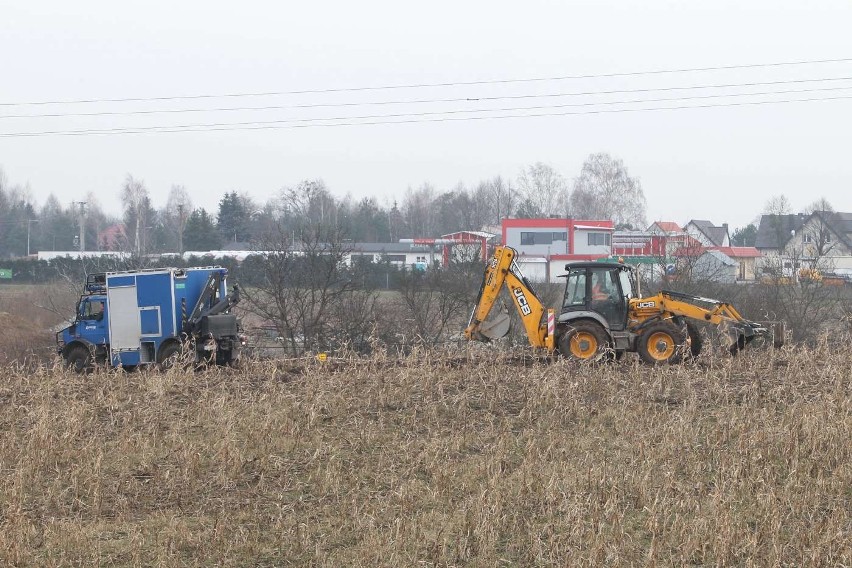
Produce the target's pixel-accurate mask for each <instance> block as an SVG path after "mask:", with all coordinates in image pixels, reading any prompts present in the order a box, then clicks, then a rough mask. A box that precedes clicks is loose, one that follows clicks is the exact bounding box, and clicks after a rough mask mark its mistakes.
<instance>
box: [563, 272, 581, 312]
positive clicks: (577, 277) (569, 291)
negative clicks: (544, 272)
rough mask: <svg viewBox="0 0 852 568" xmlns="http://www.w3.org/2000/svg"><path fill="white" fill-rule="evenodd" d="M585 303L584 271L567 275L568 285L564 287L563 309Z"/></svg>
mask: <svg viewBox="0 0 852 568" xmlns="http://www.w3.org/2000/svg"><path fill="white" fill-rule="evenodd" d="M585 303H586V271H585V270H583V271H578V272H571V273H569V274H568V283H567V285H566V286H565V300H564V301H563V302H562V305H563V306H564V307H566V308H567V307H570V306H583V305H585Z"/></svg>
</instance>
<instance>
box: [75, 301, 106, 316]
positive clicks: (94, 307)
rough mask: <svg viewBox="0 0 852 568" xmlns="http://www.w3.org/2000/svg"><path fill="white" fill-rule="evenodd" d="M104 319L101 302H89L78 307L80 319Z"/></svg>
mask: <svg viewBox="0 0 852 568" xmlns="http://www.w3.org/2000/svg"><path fill="white" fill-rule="evenodd" d="M103 317H104V303H103V301H102V300H91V301H88V302H83V305H81V306H80V319H84V320H100V319H102V318H103Z"/></svg>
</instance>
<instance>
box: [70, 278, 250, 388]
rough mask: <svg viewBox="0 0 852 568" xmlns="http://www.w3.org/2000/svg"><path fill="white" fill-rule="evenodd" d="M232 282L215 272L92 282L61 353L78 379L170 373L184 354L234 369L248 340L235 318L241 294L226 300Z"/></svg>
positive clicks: (235, 292)
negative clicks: (106, 372) (115, 372)
mask: <svg viewBox="0 0 852 568" xmlns="http://www.w3.org/2000/svg"><path fill="white" fill-rule="evenodd" d="M227 275H228V270H227V269H226V268H222V267H218V266H212V267H204V268H158V269H150V270H137V271H124V272H102V273H97V274H90V275H88V276H87V278H86V284H85V286H84V289H83V294H82V296H81V297H80V300H79V302H77V310H76V316H75V318H74V321H73V323H71V325H69V326H67V327H66V328H64V329H62V330H61V331H59V332H57V334H56V343H57V351H58V353H59V354H60V356H61V357H62V358H63V359H64V361H65V362H66V364H67V365H68V366H69V367H70V368H72V369H74V370H75V371H77V372H80V373H83V372H88V371H90V370H92V369H94V368H95V366H97V365H103V366H110V367H125V368H135V367H137V366H139V365H160V366H168V365H170V364H171V363H173V362H174V361H175V359H176V358H177V357H178V356H180V355H181V354H182V353H184V352H186V351H187V350H189V352H190V353H194V359H195V361H199V362H200V361H206V362H209V363H215V364H219V365H228V364H234V363H236V362H237V361H238V360H239V357H240V348H241V347H242V346H243V345H244V344H245V336H244V335H242V333H241V330H240V323H239V321H238V320H237V317H236V315H234V314H232V313H231V308H233V307H234V305H236V304H237V303H238V302H239V300H240V294H239V288H238V287H237V286H236V285H235V286H234V287H233V289H232V291H231V292H230V293H228V290H227ZM190 358H192V356H191V357H190Z"/></svg>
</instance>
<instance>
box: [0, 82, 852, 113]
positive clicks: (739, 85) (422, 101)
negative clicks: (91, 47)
mask: <svg viewBox="0 0 852 568" xmlns="http://www.w3.org/2000/svg"><path fill="white" fill-rule="evenodd" d="M833 81H852V76H850V77H823V78H818V79H786V80H778V81H758V82H750V83H722V84H712V85H687V86H674V87H649V88H643V89H614V90H606V91H577V92H570V93H543V94H528V95H501V96H491V97H457V98H444V99H408V100H395V101H394V100H392V101H373V102H369V101H368V102H349V103H310V104H299V105H274V106H261V107H222V108H208V109H204V108H201V109H199V108H195V109H192V108H190V109H160V110H132V111H97V112H73V113H47V114H10V115H0V119H8V118H71V117H85V116H133V115H149V114H174V113H177V114H180V113H196V112H234V111H256V110H292V109H306V108H341V107H357V106H382V105H403V104H435V103H457V102H481V101H497V100H519V99H538V98H555V97H580V96H598V95H614V94H630V93H650V92H671V91H689V90H698V89H729V88H742V87H761V86H770V85H793V84H803V83H824V82H833ZM841 88H846V87H841ZM814 90H819V89H814ZM826 90H830V89H826ZM779 92H780V93H785V92H788V91H779ZM789 92H796V91H789ZM803 92H804V91H803ZM754 94H761V93H754ZM716 96H725V95H716ZM730 96H738V95H730Z"/></svg>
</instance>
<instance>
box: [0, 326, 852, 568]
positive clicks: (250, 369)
mask: <svg viewBox="0 0 852 568" xmlns="http://www.w3.org/2000/svg"><path fill="white" fill-rule="evenodd" d="M461 357H463V358H461V359H460V358H459V357H458V356H456V357H453V358H447V357H439V356H436V355H426V354H415V355H412V356H410V357H408V358H407V359H404V360H401V361H389V360H387V359H385V358H383V357H381V356H376V357H374V358H373V359H370V360H366V361H364V360H361V361H354V360H353V361H334V362H330V363H325V364H321V363H318V362H313V361H291V362H286V363H278V364H277V365H273V364H271V363H249V364H246V365H245V366H244V368H243V369H241V370H211V371H208V372H197V373H187V372H182V371H177V370H173V371H170V372H168V373H165V374H157V373H146V372H143V373H134V374H126V373H123V372H104V373H98V374H95V375H91V376H75V375H70V374H67V373H65V372H63V371H62V370H59V369H54V368H40V369H37V370H35V371H32V370H31V371H23V370H15V369H14V368H12V367H10V366H7V367H6V368H5V369H4V370H2V371H0V404H2V408H3V412H2V414H0V474H1V475H0V565H4V566H5V565H12V566H94V565H102V566H111V565H119V566H152V565H167V566H213V565H217V566H285V565H294V566H302V565H317V566H353V565H354V566H416V565H421V564H424V565H437V566H495V565H496V566H503V565H506V566H511V565H519V566H530V565H594V566H602V565H632V564H639V565H672V566H682V565H738V566H749V565H754V566H773V565H789V566H794V565H795V566H800V565H824V566H835V565H847V566H848V565H850V563H852V460H850V458H852V455H850V454H852V443H850V440H852V404H850V400H851V399H850V397H852V377H850V375H851V374H852V373H850V364H852V347H850V342H849V340H848V339H846V341H845V342H837V341H833V342H831V343H823V344H820V345H817V346H816V347H814V348H808V349H798V348H793V347H787V348H784V349H783V350H780V351H775V352H773V351H752V352H748V353H743V354H742V355H741V356H739V357H737V358H734V359H722V358H719V359H714V358H713V357H712V356H711V357H708V358H706V359H705V360H704V361H701V362H700V363H697V364H689V365H682V366H677V367H671V368H658V369H655V368H650V367H647V366H640V365H638V364H634V363H623V364H604V365H599V366H587V365H576V364H571V363H568V362H565V361H560V362H556V363H553V364H543V363H535V362H532V363H527V364H521V363H520V362H519V361H517V360H512V359H503V358H501V357H497V356H496V355H495V354H494V353H492V352H490V351H488V350H485V349H478V350H471V351H468V352H467V353H466V354H462V355H461Z"/></svg>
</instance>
